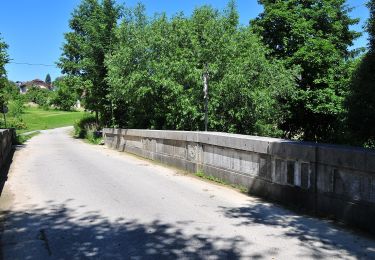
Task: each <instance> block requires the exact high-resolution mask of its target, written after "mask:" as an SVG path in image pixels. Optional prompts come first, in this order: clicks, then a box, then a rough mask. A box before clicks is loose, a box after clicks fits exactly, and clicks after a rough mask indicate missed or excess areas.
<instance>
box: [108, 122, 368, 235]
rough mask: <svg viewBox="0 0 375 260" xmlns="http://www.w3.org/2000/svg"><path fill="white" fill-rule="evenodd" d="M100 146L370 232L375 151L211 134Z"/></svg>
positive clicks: (113, 133) (125, 135)
mask: <svg viewBox="0 0 375 260" xmlns="http://www.w3.org/2000/svg"><path fill="white" fill-rule="evenodd" d="M103 136H104V140H105V144H106V145H107V146H109V147H111V148H114V149H117V150H119V151H126V152H129V153H133V154H136V155H139V156H142V157H144V158H148V159H151V160H156V161H159V162H162V163H165V164H168V165H172V166H175V167H178V168H180V169H182V170H185V171H189V172H203V173H204V174H206V175H210V176H214V177H217V178H220V179H222V180H225V181H227V182H230V183H232V184H236V185H240V186H243V187H245V188H247V189H248V191H249V193H251V194H254V195H257V196H260V197H263V198H266V199H269V200H273V201H278V202H281V203H284V204H288V205H291V206H294V207H298V208H302V209H304V210H307V211H310V212H313V213H315V214H318V215H323V216H330V217H333V218H335V219H338V220H341V221H345V222H347V223H349V224H352V225H355V226H358V227H362V228H364V229H366V230H369V231H370V232H373V233H375V225H373V220H374V219H375V151H374V150H370V149H361V148H353V147H345V146H335V145H324V144H315V143H308V142H296V141H288V140H283V139H275V138H267V137H257V136H246V135H236V134H226V133H216V132H188V131H163V130H136V129H104V130H103Z"/></svg>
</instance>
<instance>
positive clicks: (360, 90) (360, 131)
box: [346, 0, 375, 147]
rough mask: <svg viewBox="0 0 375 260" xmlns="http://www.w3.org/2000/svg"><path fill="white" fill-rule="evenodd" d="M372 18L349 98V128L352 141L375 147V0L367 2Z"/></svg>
mask: <svg viewBox="0 0 375 260" xmlns="http://www.w3.org/2000/svg"><path fill="white" fill-rule="evenodd" d="M367 6H368V8H369V10H370V18H369V19H368V21H367V25H366V30H367V32H368V34H369V45H368V52H367V53H366V54H365V55H364V56H363V59H362V60H361V62H360V63H359V65H358V66H357V70H356V71H355V73H354V74H353V80H352V84H351V88H350V93H349V95H348V98H347V103H346V105H347V107H348V122H347V123H348V128H349V132H350V133H351V136H350V137H351V140H352V143H354V144H357V145H367V146H371V147H375V129H374V127H372V126H374V125H375V85H374V82H375V0H370V1H369V2H368V4H367Z"/></svg>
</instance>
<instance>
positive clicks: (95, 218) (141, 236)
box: [2, 202, 243, 259]
mask: <svg viewBox="0 0 375 260" xmlns="http://www.w3.org/2000/svg"><path fill="white" fill-rule="evenodd" d="M29 208H33V209H32V210H27V211H8V212H2V214H5V215H6V221H5V223H6V224H5V230H4V232H3V234H2V245H3V248H4V249H3V252H4V259H40V258H48V257H52V258H53V259H55V258H56V259H82V258H83V259H85V258H94V259H95V258H96V259H98V258H100V259H129V258H132V259H133V258H134V259H176V258H188V259H207V258H210V257H214V258H215V259H217V258H218V259H237V258H239V257H240V252H238V248H239V246H238V245H237V244H238V243H240V242H241V241H242V240H243V238H241V237H233V238H230V239H228V238H222V237H213V236H212V235H210V234H190V235H187V234H186V233H184V231H183V230H184V229H185V228H186V227H187V225H189V223H188V222H186V223H181V222H179V223H174V224H171V223H163V222H162V221H160V220H154V221H151V222H149V223H140V222H139V221H137V220H134V219H133V220H129V219H116V220H115V221H111V220H109V219H107V218H105V217H103V216H102V214H100V213H99V212H87V213H85V214H77V212H76V211H75V210H72V209H70V208H68V207H67V206H66V204H59V205H56V204H53V202H49V206H48V207H36V206H34V207H29ZM81 208H84V207H83V206H82V207H81ZM218 243H219V245H220V246H219V247H218ZM38 250H39V251H38ZM40 251H42V252H40Z"/></svg>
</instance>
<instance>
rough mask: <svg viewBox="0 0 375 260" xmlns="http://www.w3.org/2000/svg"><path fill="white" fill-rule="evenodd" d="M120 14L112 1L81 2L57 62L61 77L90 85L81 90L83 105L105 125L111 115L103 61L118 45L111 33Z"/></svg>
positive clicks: (86, 0) (71, 21) (88, 0)
mask: <svg viewBox="0 0 375 260" xmlns="http://www.w3.org/2000/svg"><path fill="white" fill-rule="evenodd" d="M121 10H122V8H121V7H120V6H118V5H116V4H115V2H114V1H113V0H102V1H98V0H82V2H81V4H80V5H79V6H78V7H77V8H76V9H75V10H74V12H73V14H72V18H71V20H70V22H69V25H70V28H71V29H72V32H68V33H66V34H65V41H66V42H65V44H64V45H63V54H62V56H61V58H60V61H59V62H58V65H59V67H60V68H61V69H62V71H63V73H66V74H67V75H69V76H80V77H81V78H82V80H84V81H90V82H91V83H92V84H90V85H87V86H90V87H89V88H87V89H84V90H83V93H85V95H84V96H83V98H84V99H85V100H84V102H85V104H86V108H87V109H89V110H92V111H95V112H97V113H99V114H100V116H101V119H102V121H103V123H104V124H106V123H108V122H109V120H110V116H109V115H110V113H111V109H110V107H111V104H110V102H109V100H108V99H107V95H108V85H107V82H106V81H105V77H106V76H107V69H106V67H105V66H104V59H105V55H107V54H108V53H110V52H111V51H112V50H113V48H114V46H115V45H116V43H117V38H116V37H115V33H114V30H115V28H116V27H117V21H118V19H119V18H120V16H121Z"/></svg>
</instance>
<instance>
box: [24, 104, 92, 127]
mask: <svg viewBox="0 0 375 260" xmlns="http://www.w3.org/2000/svg"><path fill="white" fill-rule="evenodd" d="M84 115H85V112H66V111H59V110H43V109H41V108H38V107H26V108H25V111H24V112H23V114H22V119H23V121H24V122H25V123H26V126H27V128H26V129H22V130H17V134H22V133H25V132H30V131H35V130H45V129H52V128H57V127H64V126H71V125H73V124H74V122H75V121H76V120H78V119H80V118H82V117H83V116H84Z"/></svg>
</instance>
